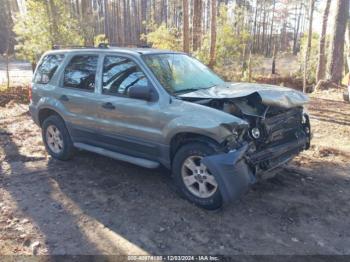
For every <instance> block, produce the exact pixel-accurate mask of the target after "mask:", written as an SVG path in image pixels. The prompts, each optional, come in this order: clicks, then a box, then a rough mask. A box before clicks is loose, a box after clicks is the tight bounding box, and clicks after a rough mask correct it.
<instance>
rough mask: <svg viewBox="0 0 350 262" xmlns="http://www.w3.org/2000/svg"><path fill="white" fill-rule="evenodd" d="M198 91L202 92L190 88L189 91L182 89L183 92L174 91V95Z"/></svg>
mask: <svg viewBox="0 0 350 262" xmlns="http://www.w3.org/2000/svg"><path fill="white" fill-rule="evenodd" d="M198 90H200V88H189V89H182V90H178V91H174V92H173V93H174V94H176V95H179V94H186V93H191V92H194V91H198Z"/></svg>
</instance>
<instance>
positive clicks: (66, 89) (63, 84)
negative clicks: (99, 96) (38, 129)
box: [57, 53, 99, 143]
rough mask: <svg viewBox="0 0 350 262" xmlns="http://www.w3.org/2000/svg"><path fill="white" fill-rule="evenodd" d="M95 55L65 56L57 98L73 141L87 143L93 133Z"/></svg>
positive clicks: (96, 57) (94, 114)
mask: <svg viewBox="0 0 350 262" xmlns="http://www.w3.org/2000/svg"><path fill="white" fill-rule="evenodd" d="M98 64H99V55H98V54H89V53H86V54H85V53H84V54H76V55H73V56H71V57H70V58H68V62H67V64H66V66H65V69H64V71H63V72H62V75H61V79H60V88H59V92H58V93H57V99H58V100H59V101H60V102H61V103H62V104H63V105H64V107H65V110H66V122H67V125H68V128H69V130H70V133H71V136H72V138H73V141H75V142H83V143H88V142H89V141H90V140H91V139H92V138H93V137H94V133H95V132H96V118H95V116H96V110H97V101H96V93H95V92H96V88H95V87H96V82H97V79H96V78H97V77H96V75H97V70H98Z"/></svg>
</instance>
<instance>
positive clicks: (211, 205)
mask: <svg viewBox="0 0 350 262" xmlns="http://www.w3.org/2000/svg"><path fill="white" fill-rule="evenodd" d="M215 152H216V151H215V149H214V147H213V146H210V145H209V144H207V143H201V142H193V143H189V144H187V145H184V146H182V147H181V148H180V149H179V150H178V151H177V152H176V154H175V157H174V159H173V165H172V173H173V178H174V181H175V184H176V186H177V188H178V190H179V192H180V194H181V195H182V196H183V197H185V198H186V199H187V200H189V201H190V202H192V203H194V204H195V205H197V206H199V207H201V208H204V209H208V210H216V209H219V208H220V207H221V206H222V204H223V201H222V196H221V193H220V189H219V186H218V185H217V183H216V180H215V178H214V176H213V175H212V174H211V173H210V170H208V169H206V167H205V166H204V165H201V164H200V158H202V157H205V156H208V155H213V154H215ZM193 164H195V168H192V166H193ZM189 166H190V167H191V168H189ZM203 168H204V169H206V170H204V173H202V175H201V174H200V173H201V171H202V170H203ZM198 169H202V170H198ZM193 170H196V172H198V173H196V172H193ZM193 176H194V177H196V176H197V177H196V178H194V177H193ZM198 176H199V178H198ZM203 178H204V179H203ZM209 178H210V179H209ZM213 178H214V180H215V181H213V180H212V179H213ZM194 179H195V180H194ZM185 180H186V183H185ZM194 181H195V182H194ZM213 182H215V183H216V187H215V186H213V184H214V183H213ZM191 183H192V184H191ZM186 184H187V185H186ZM190 184H191V185H190ZM202 188H206V190H203V191H202ZM197 191H198V192H197ZM199 191H202V192H199Z"/></svg>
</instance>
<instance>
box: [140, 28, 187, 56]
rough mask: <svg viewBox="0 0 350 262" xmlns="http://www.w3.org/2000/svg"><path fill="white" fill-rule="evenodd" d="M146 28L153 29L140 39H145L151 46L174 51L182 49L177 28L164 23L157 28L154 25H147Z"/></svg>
mask: <svg viewBox="0 0 350 262" xmlns="http://www.w3.org/2000/svg"><path fill="white" fill-rule="evenodd" d="M148 28H149V29H151V30H152V29H154V30H152V31H151V32H149V33H148V34H146V35H142V36H141V39H142V40H146V41H147V43H149V44H151V45H152V47H154V48H159V49H168V50H175V51H180V50H181V49H182V46H181V43H182V42H181V38H180V37H179V32H178V30H177V29H175V28H167V27H166V25H165V24H161V25H160V26H159V27H158V28H156V26H154V25H149V27H148Z"/></svg>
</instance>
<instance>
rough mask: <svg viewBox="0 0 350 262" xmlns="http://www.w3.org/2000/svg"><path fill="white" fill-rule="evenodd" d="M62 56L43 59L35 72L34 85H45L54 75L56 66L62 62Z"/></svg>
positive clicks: (50, 56)
mask: <svg viewBox="0 0 350 262" xmlns="http://www.w3.org/2000/svg"><path fill="white" fill-rule="evenodd" d="M63 58H64V55H62V54H57V55H47V56H45V57H44V58H43V60H42V62H41V64H40V65H39V67H38V69H37V70H36V73H35V76H34V83H36V84H47V83H49V82H50V80H51V78H52V77H53V75H54V74H55V72H56V70H57V68H58V66H59V65H60V64H61V62H62V61H63Z"/></svg>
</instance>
